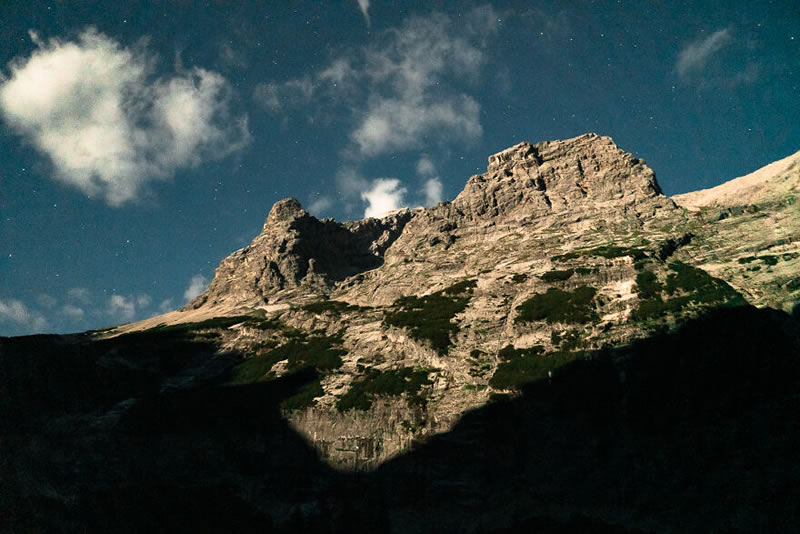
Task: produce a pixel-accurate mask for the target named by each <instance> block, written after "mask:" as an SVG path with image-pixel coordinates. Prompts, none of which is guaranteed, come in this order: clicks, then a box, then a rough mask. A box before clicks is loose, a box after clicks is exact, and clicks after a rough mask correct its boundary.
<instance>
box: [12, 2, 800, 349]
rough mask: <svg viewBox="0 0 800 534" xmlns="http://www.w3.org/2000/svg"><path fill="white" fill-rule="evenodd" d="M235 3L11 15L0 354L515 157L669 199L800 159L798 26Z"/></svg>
mask: <svg viewBox="0 0 800 534" xmlns="http://www.w3.org/2000/svg"><path fill="white" fill-rule="evenodd" d="M238 4H239V3H234V2H205V3H196V2H181V1H174V2H150V3H147V4H145V3H139V2H127V1H119V2H112V1H109V2H54V3H46V2H30V1H28V0H26V1H18V2H16V1H8V0H7V1H5V2H2V3H0V21H2V27H3V31H2V32H0V154H2V157H0V335H19V334H25V333H32V332H41V331H46V332H66V331H80V330H86V329H89V328H97V327H101V326H106V325H110V324H116V323H119V322H123V321H126V320H132V319H141V318H144V317H147V316H149V315H153V314H155V313H158V311H159V309H162V310H167V309H174V308H177V307H179V306H181V305H182V304H183V303H184V302H185V300H186V297H187V295H191V294H194V293H196V292H197V291H198V290H200V289H202V288H203V287H204V286H203V284H204V283H206V282H207V280H208V279H209V278H210V277H212V276H213V272H214V268H215V267H216V265H217V264H218V262H219V261H220V260H221V259H222V258H223V257H225V256H226V255H228V254H229V253H231V252H232V251H233V250H235V249H238V248H241V247H242V246H244V245H246V244H247V243H248V242H249V241H250V240H251V239H252V238H253V237H254V236H255V235H256V234H257V233H258V231H259V230H260V228H261V225H262V224H263V221H264V218H265V217H266V215H267V213H268V211H269V209H270V207H271V206H272V204H273V203H274V202H275V201H277V200H280V199H281V198H285V197H288V196H294V197H297V198H298V199H299V200H300V201H301V202H302V203H303V205H304V206H306V207H307V209H310V210H311V211H312V213H314V214H316V215H318V216H331V217H335V218H336V219H339V220H346V219H354V218H360V217H363V216H364V214H365V210H369V211H367V213H370V214H372V213H379V212H381V211H383V210H385V209H390V208H393V207H397V206H402V205H409V206H416V205H420V204H426V203H430V202H434V201H436V200H438V199H439V198H441V199H445V200H447V199H452V198H453V197H455V195H457V194H458V192H459V191H461V189H462V187H463V184H464V182H465V181H466V180H467V178H469V176H470V175H472V174H476V173H479V172H483V171H484V170H485V166H486V158H487V157H488V156H489V155H490V154H492V153H494V152H497V151H499V150H502V149H504V148H506V147H508V146H511V145H513V144H516V143H518V142H520V141H525V140H526V141H531V142H537V141H542V140H548V139H560V138H567V137H572V136H576V135H579V134H581V133H584V132H587V131H594V132H597V133H600V134H602V135H610V136H611V137H613V138H614V140H615V141H616V143H617V144H618V145H619V146H620V147H622V148H623V149H625V150H628V151H630V152H633V153H634V154H636V155H637V156H639V157H641V158H643V159H645V160H646V161H647V163H648V164H649V165H650V166H651V167H652V168H653V169H654V170H655V172H656V175H657V177H658V179H659V182H660V183H661V186H662V188H663V189H664V191H665V193H667V194H675V193H679V192H685V191H689V190H694V189H700V188H705V187H710V186H713V185H717V184H719V183H721V182H723V181H725V180H728V179H731V178H734V177H736V176H740V175H743V174H746V173H748V172H750V171H753V170H755V169H757V168H759V167H761V166H763V165H765V164H767V163H770V162H772V161H774V160H777V159H780V158H782V157H785V156H787V155H789V154H791V153H794V152H796V151H798V150H800V128H798V126H797V125H798V124H800V4H798V3H797V2H795V1H788V0H787V1H781V2H778V1H774V2H708V3H705V4H706V5H705V6H704V5H702V4H704V3H702V2H672V1H664V2H647V3H644V2H642V3H635V2H619V3H618V2H585V3H569V7H566V5H565V3H563V2H493V3H491V4H489V3H468V2H461V1H459V2H431V3H429V4H424V3H419V4H413V5H414V7H410V6H411V5H412V4H411V3H409V2H396V3H395V2H393V3H388V2H386V3H384V2H372V5H371V6H369V5H368V4H369V2H365V1H362V2H357V1H356V0H353V1H350V2H313V3H312V2H308V3H299V2H296V3H289V2H285V3H284V2H263V3H252V4H253V5H258V7H252V5H251V3H247V4H248V5H247V6H244V5H242V6H240V5H238ZM241 4H245V3H241ZM289 5H291V6H292V7H287V6H289ZM143 6H148V7H143ZM193 282H194V283H193ZM190 286H193V287H191V288H190ZM190 289H191V291H190Z"/></svg>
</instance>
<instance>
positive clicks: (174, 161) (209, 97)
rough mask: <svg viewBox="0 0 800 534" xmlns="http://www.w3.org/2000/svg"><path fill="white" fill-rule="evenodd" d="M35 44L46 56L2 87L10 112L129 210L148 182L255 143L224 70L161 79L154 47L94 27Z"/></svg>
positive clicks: (68, 166)
mask: <svg viewBox="0 0 800 534" xmlns="http://www.w3.org/2000/svg"><path fill="white" fill-rule="evenodd" d="M32 37H33V38H34V42H35V43H36V45H37V49H36V50H34V52H33V53H32V54H31V56H30V57H28V58H16V59H15V60H14V61H12V63H11V66H10V70H11V74H10V76H8V78H7V80H6V81H5V82H4V83H3V84H2V85H1V86H0V111H2V115H3V117H4V118H5V120H6V121H7V122H8V123H9V124H10V125H11V126H12V127H13V128H14V129H15V130H16V131H17V132H18V133H20V134H22V135H23V136H24V137H25V138H26V139H28V140H29V141H30V142H31V143H32V144H33V145H34V146H35V147H36V148H37V149H38V150H39V151H40V152H42V153H43V154H45V155H47V156H48V157H49V158H50V160H51V162H52V164H53V168H54V171H55V177H56V178H58V179H59V180H61V181H62V182H64V183H66V184H68V185H71V186H74V187H77V188H79V189H81V190H82V191H84V192H85V193H87V194H89V195H99V196H103V197H104V198H105V199H106V201H107V202H108V203H109V204H111V205H120V204H123V203H125V202H128V201H132V200H135V199H136V198H138V196H139V193H140V191H141V190H142V187H143V186H145V184H146V183H147V182H148V181H151V180H163V179H168V178H169V177H171V176H172V175H173V174H174V172H175V170H176V169H178V168H180V167H191V166H196V165H198V164H200V163H201V162H202V161H206V160H210V159H218V158H221V157H224V156H226V155H228V154H230V153H231V152H233V151H236V150H239V149H241V148H243V147H244V146H245V145H246V144H247V143H248V142H249V133H248V130H247V118H246V116H240V117H234V116H233V114H232V113H231V111H230V96H231V91H230V87H229V85H228V83H227V81H226V80H225V79H224V78H223V77H222V76H220V75H219V74H217V73H215V72H211V71H207V70H205V69H201V68H194V69H191V70H189V71H179V72H177V73H176V74H175V75H174V76H172V77H170V78H167V77H162V78H155V77H154V76H153V74H152V67H153V65H154V64H155V60H154V59H153V58H152V57H149V56H148V55H147V52H146V50H145V49H144V48H142V47H140V48H139V49H138V50H136V51H132V50H130V49H127V48H123V47H121V46H120V45H119V44H118V43H117V42H115V41H114V40H112V39H111V38H109V37H107V36H105V35H103V34H102V33H99V32H98V31H97V30H95V29H93V28H89V29H87V30H85V31H84V32H83V33H81V34H80V36H79V38H78V40H77V41H70V42H66V41H61V40H58V39H52V40H50V41H49V42H48V43H44V42H42V41H41V40H39V39H38V38H36V37H35V35H32Z"/></svg>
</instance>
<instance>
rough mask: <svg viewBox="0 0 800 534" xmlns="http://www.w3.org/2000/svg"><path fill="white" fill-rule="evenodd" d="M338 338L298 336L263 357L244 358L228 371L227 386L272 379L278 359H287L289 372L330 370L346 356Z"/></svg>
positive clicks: (336, 367) (338, 365)
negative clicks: (229, 374)
mask: <svg viewBox="0 0 800 534" xmlns="http://www.w3.org/2000/svg"><path fill="white" fill-rule="evenodd" d="M341 342H342V340H341V338H339V337H337V336H332V337H327V336H315V337H305V336H300V337H298V338H295V339H291V340H289V341H288V342H287V343H285V344H284V345H281V346H280V347H277V348H274V349H272V350H270V351H269V352H266V353H265V354H260V355H257V356H253V357H252V358H248V359H247V360H245V361H243V362H242V363H240V364H238V365H236V366H235V367H234V368H233V369H232V371H231V377H230V380H229V382H228V383H229V384H231V385H241V384H251V383H254V382H263V381H266V380H271V379H272V378H274V376H275V375H274V374H273V373H272V372H271V369H272V367H273V366H274V365H275V364H276V363H278V362H279V361H282V360H288V365H287V369H288V370H289V371H291V372H296V371H300V370H303V369H308V368H313V369H316V370H317V371H320V372H325V371H331V370H333V369H338V368H339V367H341V366H342V358H341V356H343V355H344V354H346V353H347V351H345V350H344V349H342V348H339V347H337V346H338V345H341Z"/></svg>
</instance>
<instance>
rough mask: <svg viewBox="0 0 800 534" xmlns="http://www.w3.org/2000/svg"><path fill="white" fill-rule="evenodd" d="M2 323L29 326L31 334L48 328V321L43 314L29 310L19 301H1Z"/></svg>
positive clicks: (0, 314) (0, 313) (0, 318)
mask: <svg viewBox="0 0 800 534" xmlns="http://www.w3.org/2000/svg"><path fill="white" fill-rule="evenodd" d="M0 321H7V322H13V323H17V324H18V325H20V326H27V327H28V328H29V329H30V331H31V332H42V331H44V330H45V329H46V328H47V320H46V319H45V318H44V316H43V315H42V314H40V313H37V312H34V311H31V310H29V309H28V307H27V306H25V304H24V303H23V302H22V301H20V300H17V299H7V300H2V299H0Z"/></svg>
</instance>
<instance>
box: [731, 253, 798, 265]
mask: <svg viewBox="0 0 800 534" xmlns="http://www.w3.org/2000/svg"><path fill="white" fill-rule="evenodd" d="M798 256H800V254H798V253H797V252H785V253H783V254H765V255H764V256H746V257H744V258H739V259H738V260H737V261H738V262H739V263H740V264H741V265H744V264H746V263H753V262H754V261H756V260H760V261H761V263H763V264H764V265H767V266H770V267H771V266H773V265H777V264H778V262H779V261H781V260H783V261H791V260H793V259H795V258H797V257H798Z"/></svg>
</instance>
